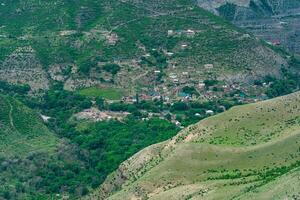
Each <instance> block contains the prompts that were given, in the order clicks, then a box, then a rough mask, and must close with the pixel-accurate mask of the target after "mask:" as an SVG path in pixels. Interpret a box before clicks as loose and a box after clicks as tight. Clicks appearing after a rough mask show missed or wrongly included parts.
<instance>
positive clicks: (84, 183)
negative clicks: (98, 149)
mask: <svg viewBox="0 0 300 200" xmlns="http://www.w3.org/2000/svg"><path fill="white" fill-rule="evenodd" d="M0 127H1V129H0V138H1V142H0V177H1V178H0V199H4V200H8V199H59V198H61V197H62V194H63V195H65V198H67V197H70V195H69V193H71V194H73V196H74V193H75V194H76V195H79V196H80V195H83V194H86V193H87V187H88V185H89V183H90V182H91V180H92V177H95V175H94V174H93V170H92V169H90V168H89V165H88V164H87V159H88V158H87V155H86V154H87V153H86V152H84V151H81V150H80V149H79V148H78V147H77V146H76V145H73V144H71V143H70V141H68V140H67V139H61V138H59V137H57V135H55V134H54V133H53V132H51V131H50V130H49V129H48V128H47V127H46V126H45V125H44V123H43V120H42V117H41V116H40V115H38V114H37V113H36V112H35V111H34V110H32V109H29V108H28V107H26V106H25V105H24V104H23V103H21V102H20V101H18V100H16V99H14V98H12V97H8V96H4V95H0ZM83 175H84V176H83ZM74 191H76V192H74ZM76 195H75V196H76ZM72 198H73V197H72Z"/></svg>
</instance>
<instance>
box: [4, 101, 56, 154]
mask: <svg viewBox="0 0 300 200" xmlns="http://www.w3.org/2000/svg"><path fill="white" fill-rule="evenodd" d="M0 127H1V128H0V137H1V140H0V155H1V156H5V157H6V156H13V155H18V156H20V155H28V154H29V153H34V152H35V153H36V152H39V151H52V150H54V148H55V145H56V144H57V142H58V140H57V138H56V137H55V136H54V134H52V133H51V132H50V131H49V130H48V128H47V127H46V126H45V125H44V124H43V122H42V119H41V118H40V116H38V114H37V113H36V112H34V111H32V110H30V109H29V108H28V107H26V106H24V105H23V104H22V103H21V102H19V101H17V100H15V99H13V98H11V97H6V96H3V95H0Z"/></svg>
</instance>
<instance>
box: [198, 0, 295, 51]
mask: <svg viewBox="0 0 300 200" xmlns="http://www.w3.org/2000/svg"><path fill="white" fill-rule="evenodd" d="M198 4H199V6H200V7H202V8H204V9H206V10H209V11H211V12H213V13H215V14H218V15H221V16H223V17H225V18H227V19H229V20H230V21H232V22H233V23H234V24H235V25H237V26H239V27H242V28H245V29H246V30H247V31H249V32H250V33H252V34H254V35H256V36H258V37H259V38H262V39H264V40H266V41H268V42H270V43H271V44H273V45H279V46H282V47H284V48H286V49H287V50H289V51H290V52H293V53H297V54H300V35H299V33H298V32H299V29H300V15H299V13H300V1H298V0H285V1H283V0H243V1H238V0H213V1H209V0H198Z"/></svg>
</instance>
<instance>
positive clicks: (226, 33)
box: [0, 0, 290, 94]
mask: <svg viewBox="0 0 300 200" xmlns="http://www.w3.org/2000/svg"><path fill="white" fill-rule="evenodd" d="M0 27H1V28H0V44H1V45H0V46H1V47H0V48H1V51H0V52H1V55H0V60H1V64H0V77H1V78H0V79H1V80H3V81H8V82H10V83H14V84H20V83H22V84H29V85H30V86H31V89H32V90H33V92H34V93H39V92H40V89H42V90H47V89H48V88H49V87H50V86H51V85H52V83H53V82H54V81H58V82H62V83H63V84H64V88H65V89H67V90H76V89H80V88H85V87H90V86H95V85H97V86H101V87H116V88H122V89H124V91H126V93H127V94H128V93H129V94H132V93H134V92H136V91H147V92H149V91H153V90H154V89H155V90H159V91H160V92H161V93H166V91H173V90H174V91H175V90H176V87H177V86H178V84H179V85H180V84H182V83H187V84H191V85H197V84H198V83H199V82H200V83H201V81H202V82H203V81H204V80H206V79H219V80H225V81H226V82H228V83H233V82H237V83H244V82H245V81H246V82H253V81H254V80H257V79H262V78H263V77H265V76H266V75H272V76H275V77H281V76H282V74H281V68H287V67H288V66H289V62H290V60H289V59H288V58H287V57H286V55H285V54H280V53H278V52H275V51H273V50H271V49H270V48H269V47H267V46H266V45H265V44H263V43H262V42H261V41H258V40H256V39H255V38H252V37H250V36H249V35H248V34H245V33H243V32H241V31H238V30H237V29H236V28H235V27H233V26H231V25H230V24H229V23H227V22H226V21H224V20H221V19H220V18H218V17H215V16H213V15H211V14H210V13H208V12H206V11H204V10H202V9H200V8H198V7H197V6H196V4H194V2H191V1H189V0H182V1H178V0H177V1H176V0H168V1H163V2H162V1H156V0H151V1H136V0H125V1H117V0H114V1H108V0H104V1H103V0H102V1H99V0H98V1H91V0H85V1H75V0H74V1H71V2H69V1H63V0H55V1H50V2H45V1H36V0H32V1H26V2H23V1H13V2H12V1H4V2H3V3H2V4H1V6H0ZM174 74H175V75H176V77H178V78H172V77H175V75H174ZM182 74H183V75H182ZM187 74H188V76H189V78H188V79H186V78H185V76H186V75H187ZM154 85H155V87H154ZM246 85H247V84H246ZM163 88H165V89H164V90H163Z"/></svg>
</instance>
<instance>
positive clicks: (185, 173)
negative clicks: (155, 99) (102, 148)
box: [87, 93, 300, 200]
mask: <svg viewBox="0 0 300 200" xmlns="http://www.w3.org/2000/svg"><path fill="white" fill-rule="evenodd" d="M299 102H300V93H294V94H291V95H287V96H283V97H279V98H276V99H272V100H268V101H264V102H260V103H255V104H249V105H244V106H238V107H234V108H232V109H231V110H229V111H227V112H225V113H222V114H219V115H217V116H214V117H211V118H208V119H205V120H203V121H201V122H199V123H198V124H195V125H192V126H190V127H188V128H187V129H185V130H183V131H182V132H180V133H179V134H178V135H177V136H175V137H174V138H172V139H170V140H168V141H166V142H163V143H159V144H156V145H153V146H150V147H148V148H146V149H144V150H143V151H141V152H139V153H137V154H136V155H135V156H133V157H132V158H130V159H129V160H127V161H126V162H124V163H123V164H122V165H121V166H120V167H119V169H118V170H117V171H116V172H114V173H113V174H111V175H110V176H109V177H108V178H107V180H106V181H105V183H104V184H103V185H102V186H101V188H100V189H99V190H98V191H96V192H95V193H94V194H93V195H91V196H89V197H88V198H87V199H122V200H123V199H298V198H299V197H300V193H299V189H298V188H299V186H300V185H299V169H300V168H299V166H300V163H299V157H300V150H299V148H300V143H299V139H300V132H299V127H300V120H299V114H300V108H299Z"/></svg>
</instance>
